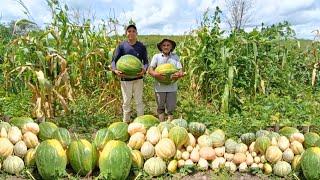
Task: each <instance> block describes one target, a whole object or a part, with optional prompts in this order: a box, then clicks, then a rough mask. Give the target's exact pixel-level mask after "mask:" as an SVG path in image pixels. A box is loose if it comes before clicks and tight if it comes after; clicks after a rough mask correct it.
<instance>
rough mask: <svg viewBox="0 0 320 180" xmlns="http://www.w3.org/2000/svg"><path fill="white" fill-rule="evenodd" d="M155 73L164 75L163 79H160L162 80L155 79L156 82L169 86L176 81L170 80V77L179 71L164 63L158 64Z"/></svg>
mask: <svg viewBox="0 0 320 180" xmlns="http://www.w3.org/2000/svg"><path fill="white" fill-rule="evenodd" d="M155 71H156V72H157V73H160V74H162V75H164V79H162V80H161V79H157V81H159V82H160V83H162V84H166V85H169V84H172V83H174V82H175V81H176V80H172V79H171V75H173V74H174V73H176V72H178V71H179V70H178V69H177V68H176V67H175V66H174V65H173V64H171V63H165V64H160V65H159V66H157V67H156V69H155Z"/></svg>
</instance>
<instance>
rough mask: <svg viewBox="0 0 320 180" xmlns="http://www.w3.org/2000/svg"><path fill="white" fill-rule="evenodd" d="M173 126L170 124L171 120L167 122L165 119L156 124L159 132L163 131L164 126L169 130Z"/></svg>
mask: <svg viewBox="0 0 320 180" xmlns="http://www.w3.org/2000/svg"><path fill="white" fill-rule="evenodd" d="M173 127H174V124H172V123H171V122H167V121H165V122H160V123H159V124H158V128H159V130H160V131H161V132H162V131H163V129H164V128H167V130H168V131H170V129H171V128H173Z"/></svg>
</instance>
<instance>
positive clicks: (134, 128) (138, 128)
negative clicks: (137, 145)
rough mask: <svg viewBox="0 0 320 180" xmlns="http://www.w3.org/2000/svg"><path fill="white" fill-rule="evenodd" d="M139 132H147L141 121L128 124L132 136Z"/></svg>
mask: <svg viewBox="0 0 320 180" xmlns="http://www.w3.org/2000/svg"><path fill="white" fill-rule="evenodd" d="M137 132H141V133H143V134H146V132H147V130H146V128H145V127H144V125H143V124H141V123H138V122H133V123H130V124H129V126H128V133H129V134H130V136H132V135H133V134H135V133H137Z"/></svg>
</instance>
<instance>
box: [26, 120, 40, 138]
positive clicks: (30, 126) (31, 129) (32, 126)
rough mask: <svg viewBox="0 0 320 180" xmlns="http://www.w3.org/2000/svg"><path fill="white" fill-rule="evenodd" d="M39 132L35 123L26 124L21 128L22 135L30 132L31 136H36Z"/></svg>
mask: <svg viewBox="0 0 320 180" xmlns="http://www.w3.org/2000/svg"><path fill="white" fill-rule="evenodd" d="M39 131H40V128H39V125H38V124H37V123H35V122H28V123H25V124H24V125H23V126H22V133H26V132H32V133H33V134H36V135H37V134H38V133H39Z"/></svg>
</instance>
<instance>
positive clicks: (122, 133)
mask: <svg viewBox="0 0 320 180" xmlns="http://www.w3.org/2000/svg"><path fill="white" fill-rule="evenodd" d="M108 130H109V131H111V132H112V134H113V135H114V139H115V140H120V141H123V142H126V141H127V140H128V139H129V133H128V124H127V123H124V122H115V123H112V124H111V125H110V126H109V127H108Z"/></svg>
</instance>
